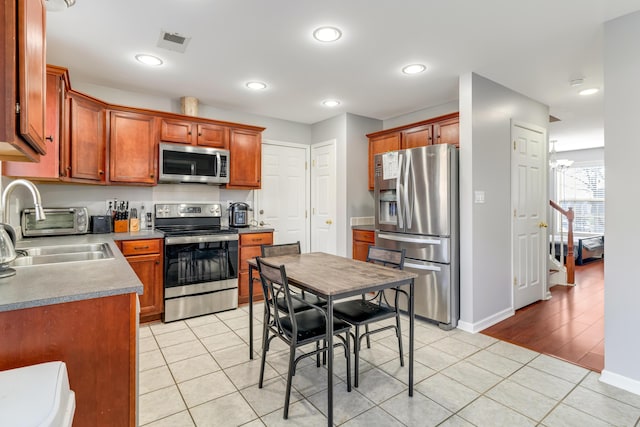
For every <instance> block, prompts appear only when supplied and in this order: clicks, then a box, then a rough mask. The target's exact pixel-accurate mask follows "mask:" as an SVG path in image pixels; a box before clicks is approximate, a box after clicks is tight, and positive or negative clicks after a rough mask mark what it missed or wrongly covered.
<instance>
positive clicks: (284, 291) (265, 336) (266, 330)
mask: <svg viewBox="0 0 640 427" xmlns="http://www.w3.org/2000/svg"><path fill="white" fill-rule="evenodd" d="M256 262H257V264H258V271H259V272H260V279H261V282H262V290H263V292H264V295H265V311H264V323H263V332H262V361H261V364H260V381H259V383H258V387H259V388H262V383H263V379H264V365H265V361H266V357H267V352H268V351H269V344H270V343H271V341H272V340H273V339H274V338H276V337H277V338H279V339H281V340H283V341H284V342H285V343H287V344H288V345H289V369H288V372H287V389H286V394H285V400H284V419H287V418H288V416H289V399H290V396H291V382H292V380H293V376H294V375H295V374H296V365H297V364H298V362H299V361H300V360H302V359H304V358H306V357H311V356H314V355H315V356H317V359H316V360H317V362H316V366H318V367H319V366H320V360H319V355H320V353H325V352H326V351H327V350H328V349H327V346H326V341H325V340H326V337H327V335H326V322H327V313H326V311H325V310H324V309H322V308H321V307H318V306H316V305H312V304H309V303H308V302H307V301H305V300H304V299H302V298H300V297H299V296H298V295H296V294H294V293H292V292H291V290H290V289H289V282H288V280H287V273H286V271H285V267H284V265H272V264H269V263H267V262H266V261H264V260H263V259H262V258H261V257H258V258H256ZM279 298H282V299H283V301H284V302H285V306H286V307H285V308H286V310H284V312H283V310H281V309H280V307H278V306H277V304H275V303H274V301H277V300H278V299H279ZM293 301H297V302H298V303H300V304H307V305H309V308H308V309H307V310H303V311H300V312H295V311H294V309H293ZM332 321H333V332H334V335H335V336H336V338H338V340H339V341H340V342H336V343H335V344H334V347H338V346H342V347H344V350H345V351H344V355H345V358H346V361H347V391H351V363H350V362H351V360H350V356H351V348H350V345H349V342H350V339H349V330H350V329H351V326H350V325H349V324H348V323H346V322H343V321H341V320H339V319H336V318H334V319H332ZM340 334H344V337H342V336H341V335H340ZM321 341H322V342H323V343H322V346H320V342H321ZM313 343H315V345H316V347H315V350H313V351H309V352H303V353H301V354H300V355H299V356H298V357H296V349H299V348H300V347H302V346H305V345H307V344H313Z"/></svg>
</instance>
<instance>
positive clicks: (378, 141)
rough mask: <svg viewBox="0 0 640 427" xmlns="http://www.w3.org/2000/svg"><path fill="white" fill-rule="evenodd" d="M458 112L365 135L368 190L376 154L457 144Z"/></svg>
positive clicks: (370, 188)
mask: <svg viewBox="0 0 640 427" xmlns="http://www.w3.org/2000/svg"><path fill="white" fill-rule="evenodd" d="M458 117H459V116H458V113H452V114H447V115H446V116H440V117H435V118H433V119H429V120H424V121H421V122H418V123H412V124H409V125H405V126H400V127H397V128H393V129H386V130H382V131H378V132H374V133H370V134H368V135H367V137H368V138H369V190H373V172H374V169H373V165H374V162H373V158H374V156H375V155H376V154H380V153H386V152H387V151H396V150H403V149H406V148H416V147H424V146H426V145H431V144H453V145H455V146H456V147H458V146H459V126H458V122H459V118H458Z"/></svg>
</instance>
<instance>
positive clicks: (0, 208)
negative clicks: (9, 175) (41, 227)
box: [0, 179, 46, 223]
mask: <svg viewBox="0 0 640 427" xmlns="http://www.w3.org/2000/svg"><path fill="white" fill-rule="evenodd" d="M19 185H22V186H25V187H27V188H28V189H29V191H30V192H31V195H32V196H33V204H34V205H35V210H36V221H41V220H43V219H45V218H46V215H45V214H44V209H42V200H41V199H40V192H39V191H38V189H37V188H36V186H35V185H34V183H33V182H31V181H28V180H26V179H16V180H14V181H11V182H10V183H9V184H8V185H7V186H6V187H5V189H4V191H3V192H2V197H1V198H0V213H1V214H2V217H0V223H4V222H5V221H8V220H9V195H10V194H11V192H12V191H13V189H14V188H16V187H17V186H19Z"/></svg>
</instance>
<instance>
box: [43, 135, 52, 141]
mask: <svg viewBox="0 0 640 427" xmlns="http://www.w3.org/2000/svg"><path fill="white" fill-rule="evenodd" d="M45 139H46V140H47V141H49V142H53V136H51V135H49V136H48V137H46V138H45Z"/></svg>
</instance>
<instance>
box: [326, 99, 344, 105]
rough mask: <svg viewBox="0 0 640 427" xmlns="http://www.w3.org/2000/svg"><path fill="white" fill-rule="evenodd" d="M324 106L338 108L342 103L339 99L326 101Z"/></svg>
mask: <svg viewBox="0 0 640 427" xmlns="http://www.w3.org/2000/svg"><path fill="white" fill-rule="evenodd" d="M322 105H324V106H325V107H337V106H338V105H340V101H338V100H337V99H325V100H324V101H322Z"/></svg>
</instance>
